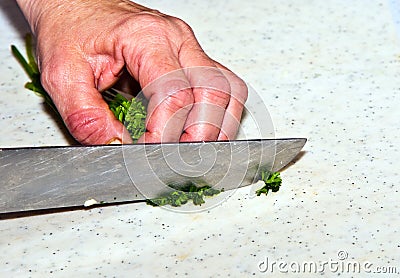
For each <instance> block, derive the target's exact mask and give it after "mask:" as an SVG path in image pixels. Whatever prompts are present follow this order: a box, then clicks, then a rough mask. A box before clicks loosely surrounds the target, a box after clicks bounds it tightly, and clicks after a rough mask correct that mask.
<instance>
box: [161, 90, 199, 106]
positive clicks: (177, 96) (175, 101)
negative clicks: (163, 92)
mask: <svg viewBox="0 0 400 278" xmlns="http://www.w3.org/2000/svg"><path fill="white" fill-rule="evenodd" d="M163 102H164V103H165V104H166V107H167V108H168V109H170V110H171V111H180V110H187V111H189V110H190V109H192V107H193V103H194V97H193V94H192V91H191V90H190V89H189V88H188V89H183V90H179V91H176V92H174V93H172V94H168V95H167V97H166V98H165V99H164V101H163Z"/></svg>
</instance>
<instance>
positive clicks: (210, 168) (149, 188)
mask: <svg viewBox="0 0 400 278" xmlns="http://www.w3.org/2000/svg"><path fill="white" fill-rule="evenodd" d="M305 142H306V139H265V140H237V141H218V142H193V143H167V144H135V145H119V146H117V145H103V146H68V147H35V148H6V149H0V213H7V212H19V211H27V210H37V209H48V208H61V207H73V206H82V205H84V203H85V202H86V201H87V200H89V199H94V200H95V201H97V202H99V203H116V202H126V201H134V200H145V199H150V198H154V197H157V196H160V195H161V194H164V193H166V192H168V191H171V190H172V189H171V187H170V186H174V187H179V186H181V185H185V184H187V183H188V182H191V183H195V184H199V185H204V184H208V185H211V186H213V187H215V188H219V189H221V188H224V189H225V190H229V189H234V188H238V187H241V186H245V185H249V184H252V183H253V182H255V181H257V179H259V176H260V172H261V171H262V170H267V171H278V170H279V169H281V168H283V167H284V166H285V165H286V164H287V163H289V162H290V161H291V160H292V159H293V158H294V157H295V156H296V155H297V154H298V153H299V152H300V150H301V149H302V147H303V146H304V144H305Z"/></svg>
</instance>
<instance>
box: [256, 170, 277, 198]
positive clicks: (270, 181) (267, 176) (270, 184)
mask: <svg viewBox="0 0 400 278" xmlns="http://www.w3.org/2000/svg"><path fill="white" fill-rule="evenodd" d="M261 180H262V181H264V184H265V185H264V186H263V187H262V188H260V189H258V190H256V195H257V196H260V195H261V194H265V195H267V194H268V192H269V191H270V190H271V191H272V192H277V191H278V190H279V188H280V186H281V184H282V179H281V176H280V173H279V172H275V173H270V172H268V171H263V172H261Z"/></svg>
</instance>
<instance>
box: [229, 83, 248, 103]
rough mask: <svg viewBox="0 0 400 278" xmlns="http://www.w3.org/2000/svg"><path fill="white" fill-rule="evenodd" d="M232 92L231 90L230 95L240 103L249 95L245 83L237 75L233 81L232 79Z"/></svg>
mask: <svg viewBox="0 0 400 278" xmlns="http://www.w3.org/2000/svg"><path fill="white" fill-rule="evenodd" d="M233 82H234V84H233V86H232V87H233V92H232V97H233V98H235V99H236V100H237V101H239V102H240V103H245V102H246V100H247V97H248V95H249V92H248V91H249V90H248V88H247V85H246V83H245V82H244V81H243V80H242V79H241V78H239V77H237V78H236V80H235V81H233Z"/></svg>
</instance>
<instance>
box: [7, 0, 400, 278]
mask: <svg viewBox="0 0 400 278" xmlns="http://www.w3.org/2000/svg"><path fill="white" fill-rule="evenodd" d="M141 3H142V4H145V5H149V6H151V7H153V8H157V9H159V10H161V11H163V12H166V13H169V14H172V15H175V16H178V17H181V18H183V19H184V20H186V21H187V22H188V23H190V25H191V26H192V27H193V29H194V31H195V33H196V35H197V37H198V39H199V41H200V42H201V44H202V45H203V47H204V49H205V50H206V51H207V52H208V54H209V55H210V56H212V57H213V58H215V59H216V60H218V61H220V62H222V63H223V64H225V65H227V66H228V67H229V68H231V69H232V70H234V71H235V72H237V73H238V74H239V75H240V76H241V77H243V78H244V79H245V80H246V81H247V82H249V83H250V84H251V85H252V86H253V87H254V88H255V89H256V91H257V92H258V93H259V94H260V95H261V96H262V98H263V100H264V102H265V103H266V105H267V107H268V109H269V111H270V113H271V116H272V119H273V122H274V126H275V132H276V136H277V137H292V136H296V137H307V138H308V139H309V141H308V143H307V145H306V147H305V149H304V150H305V153H304V155H303V156H302V157H301V159H299V160H298V161H297V163H296V164H294V165H292V166H291V167H289V168H287V169H286V170H285V171H284V172H283V173H282V177H283V180H284V184H283V187H282V189H281V190H280V191H279V192H278V193H276V194H270V195H268V197H258V198H250V195H249V193H250V192H249V191H250V190H249V188H242V189H240V190H237V191H236V192H235V193H234V195H233V196H232V197H231V198H229V199H228V200H227V201H226V202H223V203H222V204H221V205H219V206H217V207H215V208H213V209H211V210H209V211H205V212H201V213H189V214H182V213H174V212H171V211H168V210H164V209H157V208H153V207H149V206H146V205H145V204H129V205H121V206H110V207H103V208H94V209H91V210H77V211H67V212H61V213H56V214H45V215H38V216H31V217H25V218H16V219H4V220H0V250H1V254H0V276H2V277H29V276H32V277H46V276H56V277H66V276H69V277H70V276H71V275H72V274H80V275H85V276H104V277H113V276H115V277H124V276H131V275H135V276H137V277H140V276H142V277H150V276H153V277H157V276H160V277H161V276H163V277H165V276H167V277H170V276H193V277H218V276H222V277H226V276H231V277H239V276H241V277H242V276H253V275H254V276H266V275H268V274H271V272H273V274H275V275H277V276H279V275H281V274H282V273H281V272H283V271H284V270H285V269H286V271H287V272H288V273H289V274H294V272H295V269H294V268H295V266H296V263H297V264H301V263H303V262H315V263H317V264H320V265H321V264H323V263H324V262H329V261H331V262H332V261H333V262H339V263H342V264H343V263H348V262H356V263H358V264H360V265H361V266H363V265H365V264H367V263H370V265H369V267H368V269H367V270H366V269H363V268H361V274H362V275H361V276H366V275H367V273H366V272H367V271H370V272H371V273H369V274H368V275H373V273H372V272H374V271H381V272H383V271H393V268H389V267H397V274H391V276H398V275H399V273H400V240H399V238H400V235H399V223H400V209H399V200H400V196H399V188H400V186H399V182H400V178H399V169H400V162H399V159H400V154H399V144H398V142H399V139H400V138H399V136H400V124H399V119H400V109H399V107H400V21H399V15H400V9H399V6H400V4H399V2H398V1H392V0H391V1H385V0H381V1H375V0H370V1H364V0H358V1H357V0H356V1H341V0H336V1H335V0H328V1H305V0H304V1H284V2H283V1H250V2H249V3H248V4H245V3H244V2H243V1H237V0H233V1H163V2H161V3H160V1H153V0H147V1H142V2H141ZM0 26H5V27H2V31H1V33H0V71H1V75H0V76H1V77H0V130H1V131H0V132H1V136H0V146H1V147H8V146H42V145H65V144H69V143H70V141H68V140H67V137H65V135H64V133H63V132H62V130H61V129H60V127H59V124H58V123H57V122H55V121H54V119H53V118H52V116H51V115H49V114H48V113H46V111H45V109H44V107H43V105H42V103H41V100H40V99H39V98H38V97H36V96H35V95H33V94H31V93H30V92H28V91H26V90H25V89H24V88H23V84H24V82H25V81H26V80H27V78H26V76H25V74H24V72H23V71H22V70H21V68H20V67H19V65H17V63H16V62H15V61H14V59H13V58H12V57H11V55H10V51H9V46H10V45H11V44H16V45H18V46H20V47H22V46H23V44H22V40H21V38H22V36H23V35H24V34H25V32H26V31H27V30H28V29H27V26H26V24H25V22H24V20H23V19H22V18H21V16H20V14H19V12H18V10H17V9H16V7H15V4H14V1H12V0H2V1H1V2H0ZM249 132H250V133H251V130H250V131H249ZM0 184H1V181H0ZM346 255H347V256H346ZM267 260H268V263H269V268H268V269H265V266H266V263H263V262H266V261H267ZM273 262H275V263H276V264H275V265H274V267H275V268H273V269H272V267H271V264H272V263H273ZM279 262H284V263H286V264H287V265H286V267H285V266H284V265H281V266H280V267H281V268H278V263H279ZM260 263H261V264H260ZM290 266H291V267H292V268H290ZM382 266H383V267H387V268H386V269H382V268H379V267H382ZM339 267H340V264H339ZM259 268H261V270H264V271H265V272H262V271H260V269H259ZM320 270H321V267H320V268H319V269H318V271H320ZM308 272H309V271H300V273H303V274H304V275H306V273H308ZM324 274H325V275H326V276H327V277H330V276H333V275H340V276H344V277H347V276H360V274H357V273H353V272H352V271H346V269H344V270H343V268H342V269H340V268H339V269H337V268H335V267H334V266H333V267H332V268H329V267H328V265H326V266H325V269H324ZM376 275H377V276H379V277H387V276H385V275H382V274H376Z"/></svg>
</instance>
